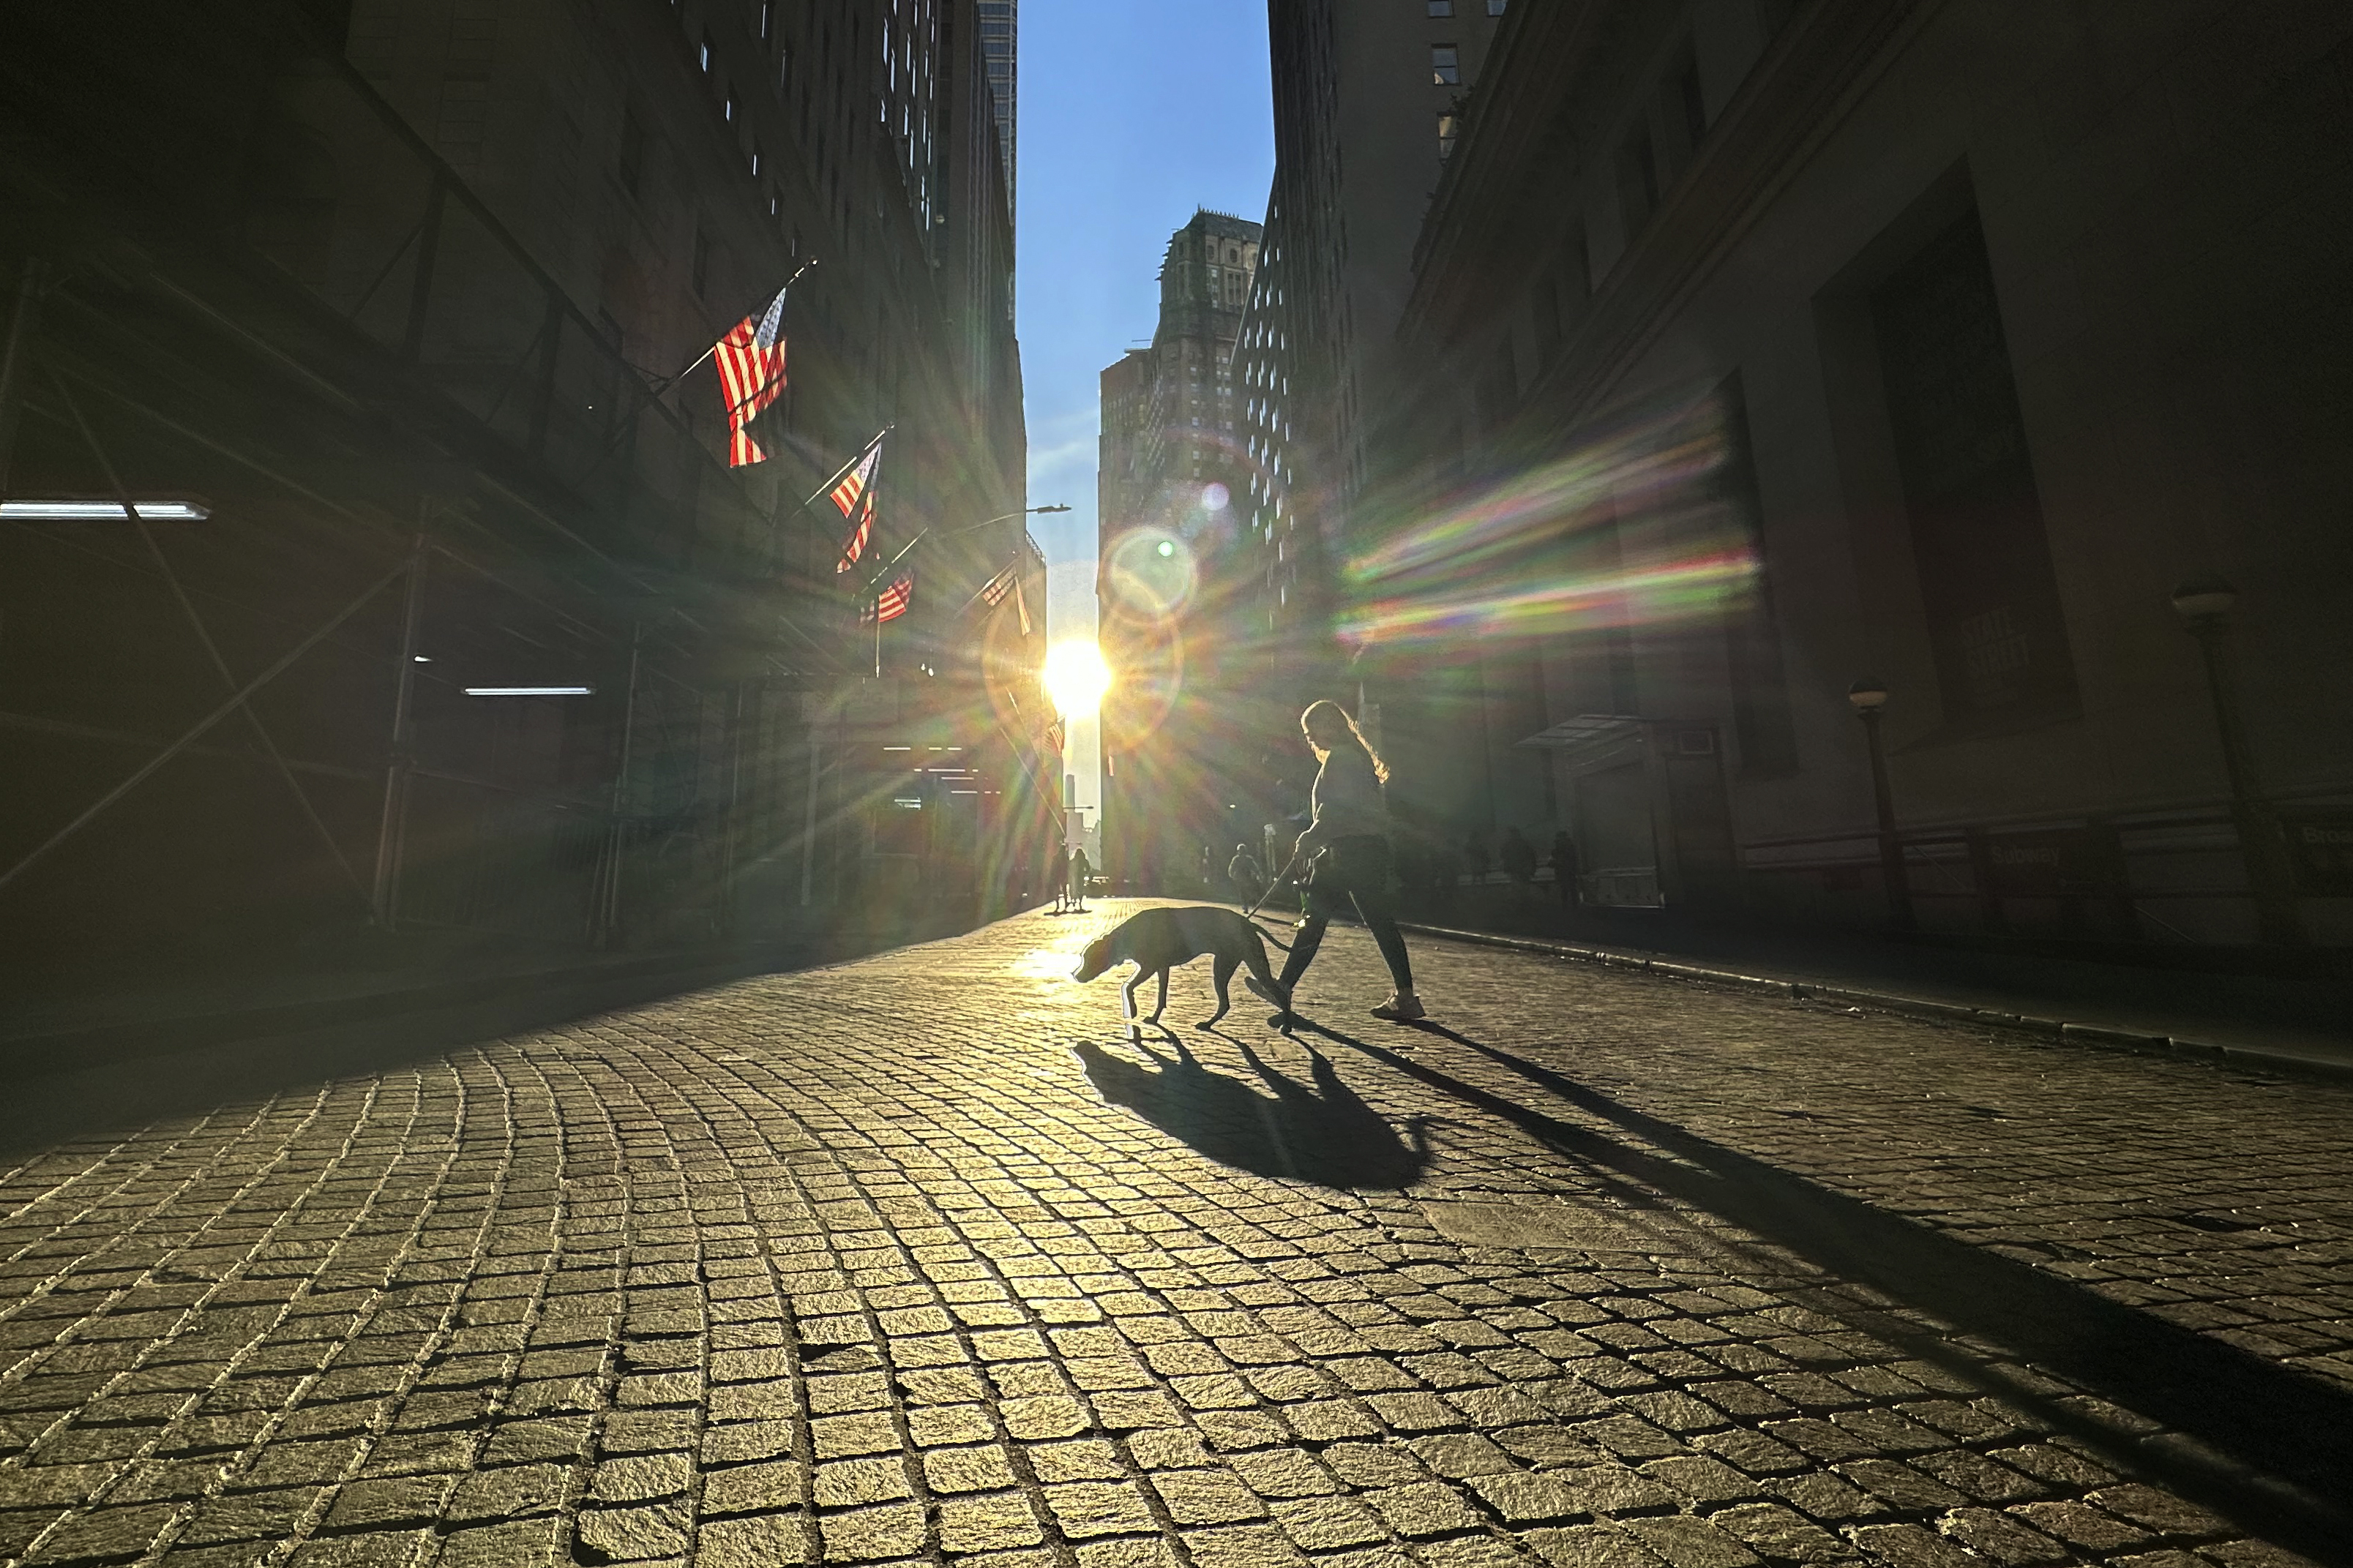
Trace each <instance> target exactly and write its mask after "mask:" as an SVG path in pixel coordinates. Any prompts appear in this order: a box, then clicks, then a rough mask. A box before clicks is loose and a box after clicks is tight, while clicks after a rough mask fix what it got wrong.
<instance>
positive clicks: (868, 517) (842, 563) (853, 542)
mask: <svg viewBox="0 0 2353 1568" xmlns="http://www.w3.org/2000/svg"><path fill="white" fill-rule="evenodd" d="M842 482H843V483H845V484H847V483H848V482H849V481H848V480H846V479H845V480H844V481H842ZM873 537H874V492H873V491H872V490H869V491H867V492H866V504H865V505H864V506H862V507H860V508H859V509H858V525H857V526H856V527H855V528H852V529H851V530H850V531H849V538H848V539H845V540H843V541H842V542H841V559H840V560H839V561H838V562H836V563H834V567H833V569H834V570H835V571H836V572H847V571H849V569H850V568H851V567H852V566H855V565H856V564H858V558H859V557H860V556H861V555H863V554H865V553H866V546H867V543H868V542H869V541H871V540H872V539H873Z"/></svg>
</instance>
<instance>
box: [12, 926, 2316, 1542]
mask: <svg viewBox="0 0 2353 1568" xmlns="http://www.w3.org/2000/svg"><path fill="white" fill-rule="evenodd" d="M1129 907H1131V906H1122V905H1117V904H1105V905H1103V906H1102V907H1101V908H1099V909H1098V910H1097V911H1096V912H1094V913H1093V914H1092V915H1090V916H1088V917H1086V918H1084V919H1071V920H1054V919H1050V918H1048V917H1045V916H1043V915H1029V916H1024V917H1020V918H1018V919H1015V920H1012V921H1007V922H1004V923H1002V924H999V925H997V926H993V927H990V928H987V929H986V930H984V931H979V932H977V933H975V934H974V935H971V936H969V937H965V938H961V939H957V940H954V941H950V942H940V943H935V944H933V945H930V946H925V947H921V948H915V949H911V950H907V951H902V952H896V953H892V954H887V955H884V956H882V957H879V958H875V959H871V960H868V961H864V962H860V963H851V964H846V965H842V966H839V967H836V968H831V969H827V970H820V971H815V972H810V973H795V974H785V975H777V976H772V977H768V978H764V979H757V980H751V981H745V982H742V983H739V984H731V985H728V986H725V987H723V988H720V989H716V990H712V991H708V992H704V993H702V994H693V995H687V996H681V997H677V998H674V999H671V1000H668V1001H664V1002H661V1003H658V1004H654V1005H647V1006H643V1007H639V1008H636V1009H632V1010H627V1011H621V1012H616V1013H611V1014H606V1015H602V1016H595V1017H590V1018H586V1019H582V1020H579V1021H576V1022H574V1023H572V1024H568V1025H565V1026H558V1027H551V1028H546V1029H543V1030H540V1031H537V1032H533V1033H527V1034H521V1035H512V1036H509V1037H504V1038H498V1039H493V1040H486V1041H484V1042H482V1043H480V1044H479V1045H474V1046H470V1047H464V1048H461V1049H458V1050H456V1051H454V1052H443V1051H442V1050H441V1049H440V1048H439V1047H438V1045H436V1044H432V1043H429V1042H427V1043H420V1044H419V1045H418V1046H417V1048H415V1049H414V1050H412V1051H410V1052H409V1053H408V1054H407V1056H406V1059H403V1060H398V1061H394V1062H387V1060H386V1059H385V1058H384V1057H383V1056H382V1055H381V1054H380V1053H379V1054H378V1055H375V1056H372V1057H370V1058H367V1059H365V1060H364V1061H361V1060H356V1059H355V1060H354V1061H353V1062H351V1063H339V1062H338V1061H337V1060H335V1059H334V1058H324V1057H322V1058H321V1059H322V1063H323V1064H324V1065H323V1066H322V1067H321V1068H317V1069H315V1070H314V1071H312V1072H311V1074H310V1075H309V1076H308V1077H307V1078H306V1079H304V1080H303V1081H300V1082H294V1081H284V1082H280V1083H276V1084H272V1085H266V1086H261V1087H256V1086H255V1085H254V1084H252V1083H250V1082H242V1081H231V1082H230V1083H229V1088H228V1089H227V1090H224V1091H222V1092H221V1093H218V1094H210V1095H207V1094H206V1093H205V1092H204V1091H205V1089H206V1082H207V1081H208V1080H206V1079H203V1076H202V1074H201V1073H197V1072H195V1070H194V1069H192V1068H186V1067H185V1065H184V1064H173V1065H171V1066H169V1067H166V1066H163V1065H158V1064H134V1065H133V1066H132V1068H127V1069H118V1071H117V1072H116V1073H115V1074H113V1075H111V1078H120V1079H126V1080H128V1079H142V1078H151V1079H159V1080H160V1079H162V1078H168V1077H169V1076H170V1074H171V1073H173V1072H182V1073H185V1074H188V1075H190V1076H188V1077H187V1080H186V1088H185V1090H184V1091H182V1090H175V1091H173V1092H176V1093H180V1094H181V1096H182V1098H181V1101H180V1102H177V1103H174V1104H171V1105H167V1106H166V1107H165V1108H164V1110H163V1111H162V1112H161V1113H156V1114H153V1115H152V1116H151V1114H150V1112H149V1111H147V1110H142V1111H140V1112H139V1113H138V1114H137V1115H136V1116H134V1117H133V1118H132V1121H129V1122H118V1123H117V1124H114V1125H101V1124H100V1121H99V1120H98V1119H94V1118H93V1117H92V1116H91V1114H90V1112H89V1110H88V1109H87V1104H86V1101H87V1100H88V1097H89V1096H90V1094H92V1093H93V1092H95V1091H96V1089H98V1088H102V1087H104V1086H105V1085H107V1084H108V1083H109V1082H110V1081H111V1078H110V1077H100V1078H95V1079H81V1080H59V1081H57V1082H53V1083H50V1084H47V1085H40V1086H35V1087H34V1088H33V1089H26V1090H20V1091H19V1093H18V1095H17V1097H16V1099H17V1103H16V1106H15V1107H14V1108H13V1110H11V1111H10V1113H9V1116H8V1123H7V1124H8V1127H9V1129H10V1141H9V1143H8V1148H9V1150H10V1152H9V1154H8V1156H7V1160H6V1164H5V1179H0V1212H5V1215H6V1219H5V1237H4V1238H0V1241H5V1252H6V1264H5V1268H6V1279H5V1289H0V1304H4V1305H5V1310H0V1367H5V1376H4V1377H0V1456H5V1458H0V1510H5V1511H0V1558H5V1561H6V1562H8V1563H26V1564H32V1563H44V1564H47V1563H58V1564H64V1563H134V1562H135V1563H155V1562H160V1563H172V1564H186V1565H191V1568H194V1565H198V1564H201V1565H204V1568H228V1565H231V1564H258V1563H273V1564H274V1563H292V1564H296V1565H298V1568H329V1565H335V1568H359V1565H363V1564H364V1565H367V1568H422V1565H423V1564H427V1563H438V1564H443V1565H445V1568H522V1565H529V1564H535V1563H592V1564H593V1563H685V1562H692V1563H699V1564H702V1565H704V1568H766V1565H769V1564H777V1563H936V1562H943V1561H945V1562H953V1563H973V1564H987V1565H990V1568H1046V1565H1048V1564H1057V1565H1065V1568H1067V1565H1076V1568H1146V1565H1158V1564H1176V1563H1191V1564H1198V1565H1200V1568H1244V1565H1250V1568H1255V1565H1258V1564H1278V1563H1302V1562H1312V1563H1319V1564H1325V1565H1329V1568H1341V1565H1346V1568H1359V1565H1361V1568H1372V1565H1375V1564H1385V1563H1430V1564H1437V1565H1444V1568H1473V1565H1478V1568H1485V1565H1488V1564H1494V1565H1499V1568H1500V1565H1502V1564H1506V1563H1554V1564H1563V1565H1581V1564H1593V1565H1597V1568H1601V1565H1607V1568H1619V1565H1625V1568H1650V1565H1654V1564H1657V1563H1669V1564H1672V1565H1673V1568H1736V1565H1738V1564H1746V1563H1757V1562H1760V1561H1761V1562H1765V1563H1831V1562H1845V1561H1853V1562H1863V1563H1892V1564H1901V1565H1905V1568H1913V1565H1920V1568H1947V1565H1951V1568H1961V1565H1964V1564H1977V1563H1993V1564H2004V1565H2009V1564H2039V1563H2130V1564H2134V1565H2135V1568H2197V1565H2200V1564H2218V1565H2222V1568H2263V1565H2269V1564H2284V1563H2296V1562H2301V1561H2305V1560H2306V1559H2307V1558H2308V1559H2313V1560H2319V1561H2338V1562H2341V1561H2353V1558H2348V1555H2347V1553H2348V1542H2353V1514H2348V1510H2347V1500H2348V1493H2353V1485H2348V1481H2347V1477H2348V1475H2353V1420H2349V1419H2348V1412H2353V1349H2348V1347H2353V1321H2348V1320H2349V1319H2353V1311H2348V1303H2353V1268H2348V1262H2353V1246H2348V1240H2353V1191H2348V1187H2349V1186H2353V1182H2348V1152H2353V1088H2348V1087H2346V1086H2340V1085H2336V1084H2329V1083H2323V1082H2306V1081H2287V1080H2274V1079H2261V1078H2256V1077H2253V1076H2250V1075H2248V1074H2245V1073H2242V1072H2232V1071H2226V1070H2221V1069H2217V1068H2209V1067H2201V1066H2195V1065H2190V1064H2186V1063H2181V1062H2176V1061H2167V1060H2152V1059H2147V1058H2136V1057H2126V1056H2112V1055H2107V1054H2103V1053H2098V1052H2093V1051H2087V1050H2084V1049H2082V1048H2080V1047H2074V1046H2072V1045H2070V1046H2061V1045H2058V1044H2050V1043H2041V1042H2036V1041H2031V1040H2028V1039H2025V1038H2022V1037H2002V1036H1991V1035H1987V1034H1984V1033H1981V1032H1972V1031H1969V1030H1967V1029H1963V1028H1959V1027H1955V1026H1937V1025H1933V1024H1929V1023H1925V1022H1919V1021H1913V1020H1907V1019H1902V1018H1894V1017H1889V1016H1873V1015H1867V1014H1853V1013H1850V1012H1848V1011H1847V1010H1845V1009H1842V1008H1839V1007H1834V1006H1830V1005H1821V1004H1809V1003H1803V1002H1790V1001H1774V1000H1768V999H1764V998H1759V997H1756V996H1751V995H1745V994H1732V993H1728V992H1725V993H1719V992H1715V991H1710V990H1707V989H1704V988H1700V987H1695V986H1687V985H1682V984H1675V983H1672V982H1670V981H1666V980H1662V979H1659V978H1656V977H1651V976H1641V975H1627V974H1619V973H1611V972H1609V971H1606V970H1602V969H1599V968H1594V967H1589V966H1585V967H1579V966H1570V965H1567V964H1563V963H1555V962H1551V961H1547V960H1546V959H1543V958H1540V957H1535V956H1530V955H1525V954H1517V953H1509V952H1493V951H1486V950H1481V949H1474V948H1470V947H1456V946H1449V945H1446V944H1443V943H1433V942H1424V943H1420V944H1419V947H1418V950H1417V953H1416V959H1417V963H1418V965H1419V968H1420V970H1421V972H1422V977H1423V983H1422V989H1423V994H1424V995H1425V996H1426V997H1427V998H1429V1000H1430V1005H1431V1007H1432V1010H1433V1018H1434V1020H1435V1021H1436V1022H1437V1023H1439V1024H1440V1025H1442V1027H1431V1028H1422V1029H1409V1028H1398V1027H1394V1026H1387V1025H1382V1024H1377V1023H1375V1022H1373V1021H1372V1020H1370V1019H1368V1018H1366V1016H1365V1008H1366V1006H1367V1005H1369V1004H1370V1003H1372V1002H1374V1001H1376V1000H1378V999H1379V997H1380V995H1381V994H1383V992H1384V990H1385V987H1384V986H1383V985H1382V984H1381V983H1380V980H1379V978H1378V977H1379V975H1380V973H1381V972H1380V968H1379V964H1378V963H1377V959H1376V957H1375V955H1374V953H1373V952H1372V948H1371V945H1370V943H1369V942H1368V941H1367V940H1366V938H1365V937H1364V936H1363V934H1362V933H1361V932H1358V931H1353V930H1343V931H1335V933H1334V935H1333V938H1332V941H1331V942H1330V943H1329V944H1328V945H1327V947H1326V949H1325V952H1324V957H1323V958H1322V959H1321V961H1320V962H1319V963H1318V965H1317V967H1316V969H1315V970H1314V973H1312V974H1311V976H1310V979H1309V983H1308V985H1307V987H1306V989H1305V990H1304V991H1303V994H1302V1006H1303V1008H1304V1009H1305V1010H1306V1012H1307V1014H1308V1015H1309V1016H1310V1017H1311V1018H1314V1019H1315V1020H1317V1021H1318V1022H1319V1023H1320V1024H1321V1025H1323V1026H1324V1027H1321V1028H1314V1029H1305V1030H1303V1031H1302V1032H1301V1033H1300V1034H1299V1035H1298V1036H1296V1037H1292V1038H1285V1037H1282V1036H1280V1035H1277V1034H1275V1033H1273V1032H1272V1031H1271V1030H1270V1029H1268V1028H1267V1027H1266V1026H1265V1025H1264V1024H1263V1023H1262V1021H1261V1009H1259V1008H1257V1007H1254V1006H1245V1005H1241V1002H1242V1001H1245V1000H1246V999H1238V1005H1237V1007H1236V1009H1235V1011H1234V1012H1233V1013H1232V1014H1230V1015H1229V1016H1228V1017H1227V1019H1226V1020H1225V1021H1224V1022H1223V1023H1222V1024H1221V1025H1220V1026H1219V1031H1218V1032H1203V1031H1201V1030H1198V1029H1197V1028H1195V1027H1194V1026H1193V1021H1194V1020H1195V1019H1198V1018H1200V1017H1204V1016H1207V1014H1208V1010H1209V1004H1208V1000H1207V994H1208V977H1207V973H1206V971H1207V966H1206V965H1198V966H1196V967H1194V968H1192V969H1187V970H1184V971H1180V972H1179V973H1177V975H1176V977H1175V980H1174V982H1173V984H1172V986H1171V992H1172V994H1171V998H1170V1004H1169V1014H1168V1019H1167V1021H1168V1023H1169V1024H1170V1025H1171V1026H1172V1027H1171V1028H1170V1029H1169V1030H1168V1031H1166V1032H1165V1033H1163V1032H1155V1031H1151V1030H1146V1031H1145V1033H1144V1035H1143V1037H1142V1038H1141V1039H1140V1040H1138V1041H1134V1042H1130V1041H1129V1040H1127V1039H1126V1038H1125V1037H1124V1032H1123V1031H1122V1029H1121V1027H1120V1026H1119V998H1118V992H1117V984H1118V980H1119V978H1120V977H1121V975H1123V974H1124V971H1121V972H1116V973H1114V974H1113V975H1112V976H1108V977H1106V978H1105V979H1103V980H1102V981H1099V982H1097V983H1096V984H1092V985H1090V986H1081V985H1077V984H1072V983H1071V981H1070V979H1069V977H1068V976H1069V972H1070V970H1071V965H1072V963H1073V962H1074V955H1075V952H1076V950H1077V948H1078V947H1079V946H1080V945H1081V944H1082V943H1083V942H1084V941H1085V940H1087V939H1088V938H1089V937H1090V936H1092V934H1094V933H1096V932H1098V931H1102V930H1103V929H1106V928H1107V926H1108V925H1109V924H1110V923H1111V922H1112V921H1113V920H1114V919H1115V918H1116V917H1117V916H1118V915H1119V914H1121V913H1124V912H1125V910H1126V909H1127V908H1129ZM1236 989H1237V992H1238V993H1239V990H1240V988H1239V986H1238V987H1237V988H1236ZM1145 994H1146V996H1147V997H1148V995H1149V988H1148V987H1147V988H1146V992H1145ZM322 1075H323V1076H322ZM123 1092H124V1093H125V1094H126V1095H127V1094H129V1093H130V1092H131V1090H130V1089H129V1088H128V1087H126V1088H125V1089H123ZM155 1092H158V1093H160V1092H162V1091H160V1090H158V1091H155ZM74 1097H80V1098H79V1100H76V1099H75V1098H74ZM2295 1553H2302V1554H2303V1555H2302V1556H2298V1555H2296V1554H2295Z"/></svg>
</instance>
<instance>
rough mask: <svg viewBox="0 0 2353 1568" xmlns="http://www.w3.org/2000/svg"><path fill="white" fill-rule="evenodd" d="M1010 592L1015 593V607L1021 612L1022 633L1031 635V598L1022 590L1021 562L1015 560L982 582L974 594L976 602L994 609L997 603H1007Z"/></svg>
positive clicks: (1026, 635) (1024, 635)
mask: <svg viewBox="0 0 2353 1568" xmlns="http://www.w3.org/2000/svg"><path fill="white" fill-rule="evenodd" d="M1008 594H1010V595H1013V605H1014V608H1016V609H1018V610H1019V611H1020V612H1021V635H1022V636H1023V637H1028V636H1029V595H1026V594H1024V593H1022V591H1021V563H1019V562H1018V561H1017V562H1015V563H1013V564H1012V565H1010V566H1008V567H1007V568H1006V569H1005V570H1004V571H1002V572H999V573H998V574H997V575H996V576H994V577H991V578H990V579H989V580H988V581H987V582H986V583H984V584H981V585H980V592H979V593H977V594H975V595H973V599H974V600H975V602H976V603H979V604H982V605H987V606H988V607H989V608H990V609H992V610H993V609H995V608H996V607H997V605H1001V604H1003V603H1005V595H1008Z"/></svg>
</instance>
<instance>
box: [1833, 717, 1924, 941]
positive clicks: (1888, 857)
mask: <svg viewBox="0 0 2353 1568" xmlns="http://www.w3.org/2000/svg"><path fill="white" fill-rule="evenodd" d="M1846 700H1848V701H1849V702H1851V703H1852V704H1853V705H1854V716H1855V717H1856V718H1858V719H1860V720H1862V733H1863V739H1864V742H1865V743H1866V744H1867V745H1868V746H1869V747H1870V750H1871V794H1872V799H1873V804H1874V805H1877V806H1878V808H1879V876H1880V880H1881V882H1882V883H1883V885H1884V886H1885V888H1886V889H1887V920H1888V923H1889V924H1890V925H1893V926H1894V928H1895V929H1896V930H1897V931H1911V930H1913V929H1914V928H1915V925H1916V923H1917V922H1916V921H1915V920H1914V918H1913V914H1912V879H1911V874H1910V873H1909V872H1908V871H1907V870H1905V865H1904V841H1903V839H1901V838H1900V837H1897V836H1896V832H1895V795H1894V792H1893V791H1892V790H1890V789H1889V788H1888V785H1887V748H1886V746H1885V745H1884V744H1883V742H1881V740H1880V737H1879V710H1881V709H1883V708H1884V707H1886V706H1887V683H1886V682H1885V681H1883V680H1875V679H1872V678H1871V677H1870V676H1864V677H1863V678H1862V679H1861V680H1858V681H1856V682H1855V683H1854V684H1853V685H1852V686H1850V687H1848V688H1847V689H1846Z"/></svg>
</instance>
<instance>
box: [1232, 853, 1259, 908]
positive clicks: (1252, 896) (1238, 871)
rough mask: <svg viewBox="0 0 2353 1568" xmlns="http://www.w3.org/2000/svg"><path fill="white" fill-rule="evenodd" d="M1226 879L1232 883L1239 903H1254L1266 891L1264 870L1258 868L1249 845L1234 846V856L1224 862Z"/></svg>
mask: <svg viewBox="0 0 2353 1568" xmlns="http://www.w3.org/2000/svg"><path fill="white" fill-rule="evenodd" d="M1226 880H1227V881H1228V882H1229V883H1231V884H1232V885H1233V889H1234V899H1235V901H1237V902H1239V903H1243V904H1255V903H1257V902H1258V901H1259V899H1260V898H1261V896H1262V895H1263V894H1264V893H1265V892H1266V872H1265V871H1264V870H1262V869H1261V868H1260V867H1259V863H1258V857H1257V856H1255V855H1253V854H1251V853H1250V846H1249V845H1247V844H1237V845H1235V846H1234V858H1232V859H1230V860H1229V861H1227V862H1226Z"/></svg>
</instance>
